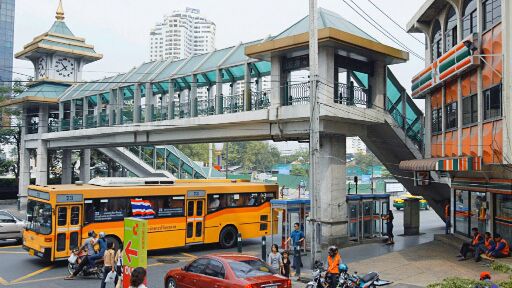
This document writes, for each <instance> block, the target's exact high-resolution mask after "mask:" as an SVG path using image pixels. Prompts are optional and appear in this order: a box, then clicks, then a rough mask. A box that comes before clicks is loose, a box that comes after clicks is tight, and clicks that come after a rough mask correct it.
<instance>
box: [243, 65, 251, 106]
mask: <svg viewBox="0 0 512 288" xmlns="http://www.w3.org/2000/svg"><path fill="white" fill-rule="evenodd" d="M251 95H252V92H251V65H250V64H249V63H247V62H245V65H244V111H251V110H252V101H251V100H252V99H251Z"/></svg>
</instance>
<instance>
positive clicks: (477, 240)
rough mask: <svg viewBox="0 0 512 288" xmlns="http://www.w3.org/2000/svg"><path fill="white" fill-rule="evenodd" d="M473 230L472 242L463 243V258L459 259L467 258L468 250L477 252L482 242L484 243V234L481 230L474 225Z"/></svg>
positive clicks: (460, 255)
mask: <svg viewBox="0 0 512 288" xmlns="http://www.w3.org/2000/svg"><path fill="white" fill-rule="evenodd" d="M471 231H473V238H472V239H471V242H465V243H463V244H462V247H460V254H459V257H461V259H459V261H463V260H466V259H467V258H466V256H467V254H468V252H475V251H476V248H477V247H478V246H479V245H480V244H483V243H484V238H483V237H482V234H480V232H479V231H478V228H476V227H473V228H472V229H471Z"/></svg>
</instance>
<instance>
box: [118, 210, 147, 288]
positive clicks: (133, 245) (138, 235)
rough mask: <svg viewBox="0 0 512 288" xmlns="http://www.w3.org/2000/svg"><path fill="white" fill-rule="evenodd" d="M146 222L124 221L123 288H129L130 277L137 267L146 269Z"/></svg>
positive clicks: (141, 220) (139, 220) (138, 220)
mask: <svg viewBox="0 0 512 288" xmlns="http://www.w3.org/2000/svg"><path fill="white" fill-rule="evenodd" d="M147 243H148V223H147V220H144V219H138V218H125V219H124V251H123V288H129V287H130V276H131V273H132V271H133V269H135V268H137V267H143V268H147V263H148V262H147V261H148V260H147V258H148V253H147V251H148V250H147V247H148V244H147Z"/></svg>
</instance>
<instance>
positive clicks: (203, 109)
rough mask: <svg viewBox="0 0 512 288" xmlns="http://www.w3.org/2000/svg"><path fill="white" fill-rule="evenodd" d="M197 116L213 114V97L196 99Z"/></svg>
mask: <svg viewBox="0 0 512 288" xmlns="http://www.w3.org/2000/svg"><path fill="white" fill-rule="evenodd" d="M196 101H197V102H196V103H197V105H196V107H197V116H209V115H215V99H201V100H198V99H196Z"/></svg>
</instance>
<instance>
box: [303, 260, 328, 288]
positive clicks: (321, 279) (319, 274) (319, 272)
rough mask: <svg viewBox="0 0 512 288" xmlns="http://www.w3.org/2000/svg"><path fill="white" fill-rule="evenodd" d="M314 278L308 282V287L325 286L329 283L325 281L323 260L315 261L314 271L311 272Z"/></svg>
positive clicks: (319, 287)
mask: <svg viewBox="0 0 512 288" xmlns="http://www.w3.org/2000/svg"><path fill="white" fill-rule="evenodd" d="M311 276H313V280H311V281H309V282H308V284H306V288H324V287H326V285H327V283H326V282H325V269H324V264H323V263H322V262H318V261H316V262H315V265H314V268H313V272H312V273H311Z"/></svg>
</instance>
